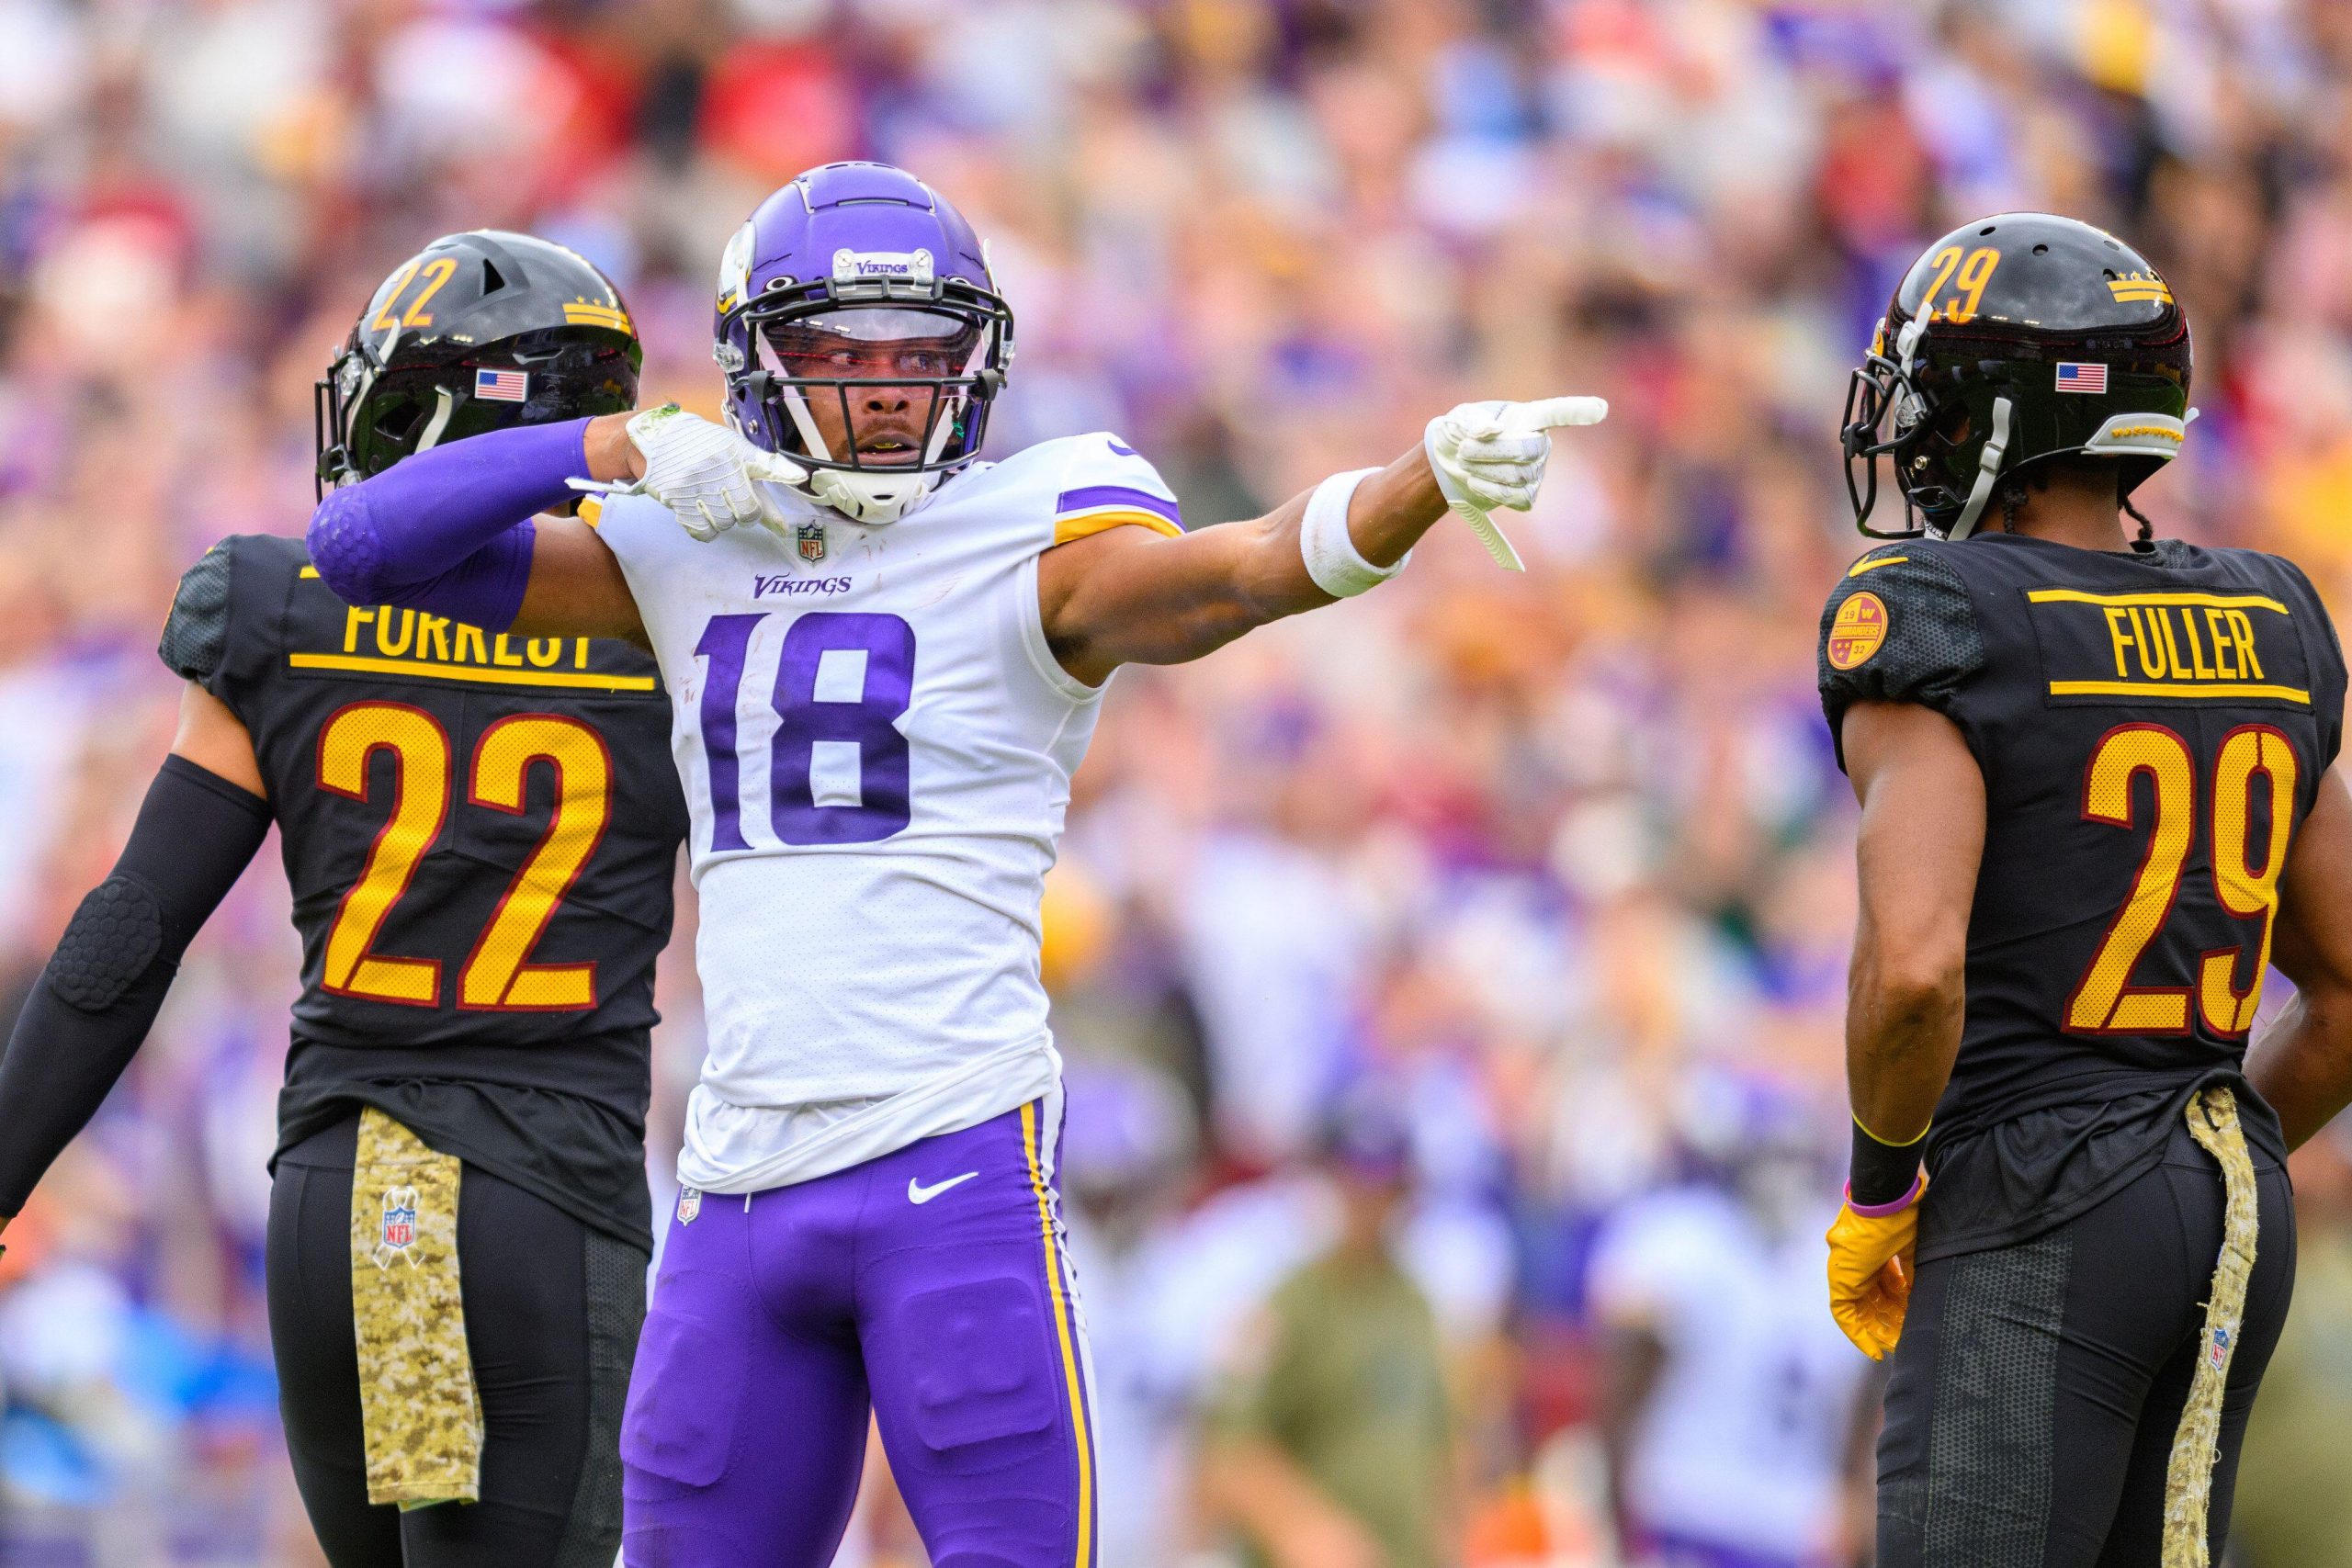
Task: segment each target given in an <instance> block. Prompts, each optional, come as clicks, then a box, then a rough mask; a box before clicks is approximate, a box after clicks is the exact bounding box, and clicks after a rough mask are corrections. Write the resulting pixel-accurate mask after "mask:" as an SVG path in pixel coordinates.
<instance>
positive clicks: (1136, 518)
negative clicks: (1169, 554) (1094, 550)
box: [1054, 507, 1184, 545]
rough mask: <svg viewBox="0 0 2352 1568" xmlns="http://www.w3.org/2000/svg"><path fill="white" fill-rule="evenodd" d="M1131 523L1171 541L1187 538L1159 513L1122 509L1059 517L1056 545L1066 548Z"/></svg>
mask: <svg viewBox="0 0 2352 1568" xmlns="http://www.w3.org/2000/svg"><path fill="white" fill-rule="evenodd" d="M1129 523H1133V524H1136V525H1138V526H1141V527H1145V528H1148V529H1150V530H1151V531H1152V532H1154V533H1156V534H1165V535H1167V536H1169V537H1170V538H1171V539H1181V538H1182V537H1183V536H1184V530H1183V529H1182V528H1180V527H1178V526H1177V525H1175V524H1173V523H1170V521H1168V519H1167V518H1165V517H1162V516H1159V514H1158V513H1150V512H1137V511H1134V510H1132V509H1129V508H1126V507H1119V508H1115V509H1114V510H1112V511H1109V512H1081V513H1076V514H1075V515H1073V516H1069V517H1057V518H1056V519H1055V520H1054V543H1056V544H1057V545H1067V544H1069V542H1070V541H1071V540H1072V539H1083V538H1085V537H1086V536H1088V535H1090V534H1100V533H1102V532H1103V531H1104V530H1106V529H1110V528H1117V527H1121V526H1124V525H1126V524H1129Z"/></svg>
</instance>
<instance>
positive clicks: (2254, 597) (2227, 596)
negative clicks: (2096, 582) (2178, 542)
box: [2026, 588, 2294, 615]
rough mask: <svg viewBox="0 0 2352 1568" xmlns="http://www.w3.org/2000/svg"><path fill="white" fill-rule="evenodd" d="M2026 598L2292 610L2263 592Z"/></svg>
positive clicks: (2035, 593) (2061, 592)
mask: <svg viewBox="0 0 2352 1568" xmlns="http://www.w3.org/2000/svg"><path fill="white" fill-rule="evenodd" d="M2026 598H2027V599H2029V600H2030V601H2031V602H2032V603H2034V604H2114V605H2118V606H2120V607H2122V608H2125V609H2129V608H2131V606H2133V605H2135V604H2136V605H2138V606H2139V607H2140V608H2142V609H2150V608H2154V606H2156V605H2160V604H2197V605H2203V606H2210V607H2211V608H2213V609H2216V610H2244V609H2254V610H2276V611H2277V612H2278V614H2280V615H2292V614H2293V613H2294V612H2292V611H2291V610H2290V609H2288V608H2287V606H2286V605H2284V604H2280V603H2278V600H2276V599H2273V598H2271V597H2269V596H2268V595H2267V594H2263V593H2092V592H2087V591H2086V590H2084V589H2080V588H2035V589H2030V590H2028V591H2027V592H2026Z"/></svg>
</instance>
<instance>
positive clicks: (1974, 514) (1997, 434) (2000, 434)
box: [1944, 398, 2009, 543]
mask: <svg viewBox="0 0 2352 1568" xmlns="http://www.w3.org/2000/svg"><path fill="white" fill-rule="evenodd" d="M2008 451H2009V400H2008V399H2007V398H1995V399H1994V400H1993V434H1992V435H1991V436H1990V437H1989V438H1988V439H1987V440H1986V441H1985V449H1984V450H1983V451H1982V452H1979V453H1978V454H1977V455H1976V483H1975V485H1974V486H1973V487H1972V488H1971V489H1970V491H1969V492H1968V504H1967V505H1965V506H1963V507H1962V508H1961V509H1960V516H1959V517H1958V518H1956V519H1955V520H1954V521H1953V523H1952V525H1951V527H1950V528H1947V529H1946V530H1944V537H1945V538H1947V539H1951V540H1952V541H1954V542H1955V543H1957V542H1958V541H1960V540H1962V539H1965V538H1966V537H1968V536H1970V535H1971V534H1973V533H1974V532H1976V521H1977V519H1978V518H1980V517H1982V516H1984V515H1985V502H1989V501H1991V500H1992V499H1993V486H1994V485H1995V484H1996V482H1997V481H1998V480H1999V479H2000V477H2001V459H2002V458H2003V457H2007V456H2008Z"/></svg>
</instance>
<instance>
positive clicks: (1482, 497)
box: [1421, 398, 1609, 571]
mask: <svg viewBox="0 0 2352 1568" xmlns="http://www.w3.org/2000/svg"><path fill="white" fill-rule="evenodd" d="M1608 417H1609V404H1608V403H1607V402H1606V401H1604V400H1601V399H1600V398H1544V399H1540V400H1537V401H1535V402H1532V403H1507V402H1483V403H1464V404H1462V405H1461V406H1460V407H1458V408H1455V409H1453V410H1452V411H1450V412H1446V413H1442V414H1440V415H1438V416H1437V418H1435V419H1433V420H1431V421H1430V423H1429V429H1428V430H1427V431H1425V432H1424V433H1423V434H1422V435H1421V450H1422V451H1423V452H1425V453H1427V454H1428V455H1429V460H1430V473H1432V474H1434V475H1435V476H1436V477H1437V488H1438V490H1439V491H1441V492H1442V494H1443V495H1444V496H1445V503H1446V505H1448V506H1450V507H1452V508H1453V513H1454V515H1455V516H1457V517H1459V518H1461V519H1462V520H1463V521H1464V523H1467V524H1468V525H1470V531H1471V532H1472V533H1474V534H1476V535H1477V536H1478V542H1479V543H1480V544H1482V545H1484V546H1486V547H1487V554H1488V555H1490V556H1492V557H1494V558H1495V564H1496V565H1497V566H1499V567H1501V568H1502V569H1503V570H1506V571H1524V570H1527V568H1526V567H1525V566H1524V565H1523V564H1522V563H1521V560H1520V558H1519V552H1518V551H1517V550H1515V549H1513V548H1511V545H1510V540H1509V539H1506V538H1504V537H1503V534H1502V530H1501V529H1499V528H1498V527H1496V526H1495V523H1494V519H1493V518H1492V517H1490V516H1488V515H1487V514H1488V513H1491V512H1493V511H1494V510H1495V509H1496V508H1498V507H1503V506H1508V507H1510V509H1511V510H1512V511H1514V512H1524V511H1526V510H1527V509H1528V508H1529V507H1530V506H1532V505H1533V504H1535V492H1536V491H1537V490H1539V489H1541V488H1542V486H1543V483H1544V464H1546V463H1548V462H1550V461H1551V459H1552V434H1551V433H1552V432H1553V431H1555V430H1557V429H1559V428H1560V427H1561V426H1563V425H1569V424H1599V423H1600V422H1601V421H1602V420H1604V419H1607V418H1608Z"/></svg>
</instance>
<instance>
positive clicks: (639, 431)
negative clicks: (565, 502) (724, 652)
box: [571, 403, 809, 544]
mask: <svg viewBox="0 0 2352 1568" xmlns="http://www.w3.org/2000/svg"><path fill="white" fill-rule="evenodd" d="M628 439H629V445H631V446H635V447H636V448H637V449H638V452H639V454H640V455H641V456H642V457H644V458H645V477H644V478H643V479H636V480H633V481H631V482H630V483H628V484H600V483H597V482H595V481H594V480H589V479H574V480H572V481H571V484H572V488H573V489H575V490H596V491H605V492H607V493H609V494H613V495H650V496H651V497H652V498H653V499H654V500H656V501H658V502H661V503H662V505H664V506H666V507H668V508H669V509H670V513H671V515H672V516H673V517H675V518H677V520H678V525H679V526H680V527H682V528H684V530H685V531H686V532H687V533H688V534H690V535H692V536H694V537H695V538H696V539H699V540H701V541H702V542H704V543H705V544H707V543H709V542H710V541H711V540H713V539H715V538H717V537H718V536H719V535H721V534H723V533H725V532H727V530H728V529H729V528H732V527H734V526H735V525H737V524H739V523H764V524H766V525H768V526H770V527H772V528H774V527H780V526H782V525H783V522H784V509H783V508H782V507H781V506H779V505H778V504H777V502H776V501H775V497H773V496H771V495H769V494H768V493H767V492H766V491H764V490H763V489H762V488H761V487H762V485H763V484H779V485H799V484H803V483H806V482H807V480H808V478H809V470H808V469H806V468H802V467H801V466H800V465H799V464H797V463H796V462H794V461H793V460H792V459H791V458H789V457H784V456H782V455H781V454H779V453H775V452H769V451H765V450H763V448H761V447H758V446H752V444H751V443H750V442H749V441H746V440H745V439H744V438H743V437H742V436H741V434H738V433H736V432H735V431H734V430H731V429H729V427H728V426H726V425H723V424H713V423H711V422H710V421H708V420H707V419H705V418H703V417H702V416H701V415H700V414H692V413H688V412H686V411H685V410H684V409H682V408H680V407H679V406H678V405H677V404H675V403H664V404H662V406H661V407H660V408H654V409H647V410H646V411H645V412H642V413H640V414H638V415H637V416H636V417H635V418H633V419H631V420H630V421H629V422H628Z"/></svg>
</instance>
